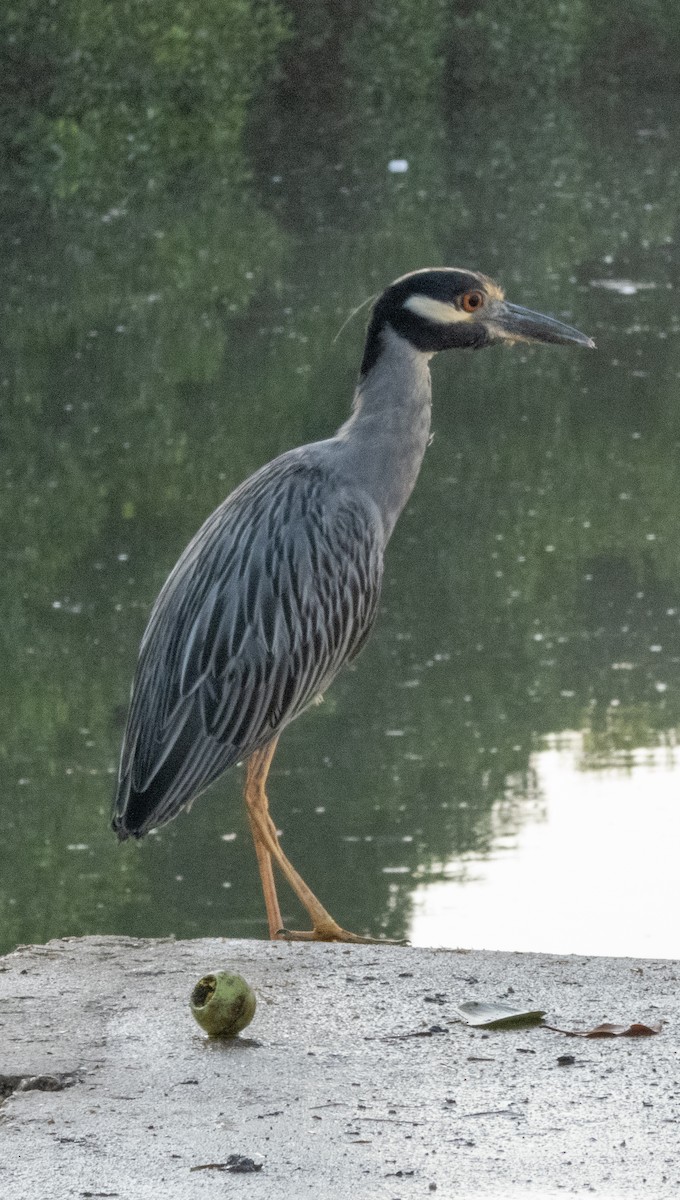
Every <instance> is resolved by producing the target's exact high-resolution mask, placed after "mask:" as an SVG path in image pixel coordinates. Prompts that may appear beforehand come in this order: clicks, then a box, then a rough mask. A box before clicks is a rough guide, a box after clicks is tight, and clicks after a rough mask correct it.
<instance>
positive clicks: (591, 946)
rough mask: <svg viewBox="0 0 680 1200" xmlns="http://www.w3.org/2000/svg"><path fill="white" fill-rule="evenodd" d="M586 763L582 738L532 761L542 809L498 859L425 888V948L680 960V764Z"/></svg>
mask: <svg viewBox="0 0 680 1200" xmlns="http://www.w3.org/2000/svg"><path fill="white" fill-rule="evenodd" d="M671 740H672V739H671ZM551 742H552V744H551ZM584 757H585V750H584V737H583V735H581V734H576V733H574V734H572V735H570V736H568V737H567V736H566V735H564V734H560V735H559V737H555V738H554V739H548V741H547V744H546V748H545V749H543V750H540V751H538V752H537V753H536V754H534V755H533V756H532V766H533V769H534V770H535V772H536V781H537V787H538V792H539V796H540V803H539V806H538V808H537V809H536V810H535V811H534V812H533V813H532V812H528V813H526V819H525V822H524V823H523V824H522V826H521V828H519V829H518V830H517V831H516V832H515V833H514V834H512V835H509V836H508V835H507V834H504V833H503V831H502V829H499V831H498V836H497V837H496V838H495V839H494V846H493V849H492V851H491V854H490V855H489V856H488V858H485V859H483V860H482V859H479V858H476V857H475V855H470V856H468V857H466V858H465V860H463V861H461V860H460V859H458V860H456V859H453V860H451V861H450V862H449V863H447V864H445V865H444V866H443V868H442V875H443V876H446V877H447V878H445V879H442V880H441V881H437V882H431V883H427V884H422V885H420V886H418V887H417V888H416V891H415V893H414V897H413V915H412V918H411V926H410V931H409V936H410V939H411V941H412V942H413V944H414V945H416V946H466V947H472V948H479V949H486V950H537V951H541V950H542V951H551V952H554V953H558V954H603V955H622V956H631V957H648V958H680V926H679V925H678V919H677V901H678V865H677V848H678V845H679V844H680V805H679V804H678V778H679V770H678V768H679V766H680V756H679V754H678V752H677V750H676V749H675V748H674V747H672V746H669V747H668V748H666V749H656V750H650V749H648V748H641V749H639V750H633V751H630V752H627V753H626V762H625V766H622V765H620V764H617V763H616V762H615V761H614V762H611V763H610V764H609V765H605V766H603V767H602V768H601V769H600V770H593V769H592V764H591V766H590V769H587V768H586V769H584ZM499 824H500V822H499Z"/></svg>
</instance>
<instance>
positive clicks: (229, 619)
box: [113, 268, 593, 942]
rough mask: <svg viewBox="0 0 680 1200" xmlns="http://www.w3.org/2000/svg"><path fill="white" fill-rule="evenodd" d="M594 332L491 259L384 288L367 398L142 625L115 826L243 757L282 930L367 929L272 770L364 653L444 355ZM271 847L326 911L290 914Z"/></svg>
mask: <svg viewBox="0 0 680 1200" xmlns="http://www.w3.org/2000/svg"><path fill="white" fill-rule="evenodd" d="M501 341H511V342H512V341H521V342H555V343H558V344H567V343H574V344H576V345H578V346H593V342H592V341H591V340H590V338H588V337H585V335H584V334H582V333H579V332H578V331H577V330H576V329H572V328H570V327H569V326H568V325H563V324H562V323H561V322H559V321H556V320H553V318H551V317H545V316H542V315H541V314H540V313H534V312H530V311H529V310H528V309H524V308H519V307H517V306H516V305H514V304H509V303H508V302H507V301H506V300H505V299H504V296H503V292H502V291H501V289H500V288H499V287H497V285H496V284H495V283H493V282H492V281H491V280H490V279H488V278H487V277H486V276H485V275H480V274H477V273H475V272H473V271H461V270H454V269H448V268H447V269H440V270H424V271H416V272H414V273H413V274H411V275H405V276H403V277H402V278H401V279H397V280H396V282H395V283H393V284H392V285H391V287H388V288H387V290H386V291H385V292H383V294H382V295H381V296H380V298H379V299H378V301H377V303H376V304H375V306H374V308H373V312H372V315H371V319H370V322H369V326H368V332H367V337H366V345H365V349H364V356H363V361H362V364H361V373H360V376H359V381H358V383H357V387H356V391H355V394H354V403H353V406H352V414H351V416H350V417H349V419H348V420H347V421H346V422H345V424H344V425H343V426H342V427H341V428H340V429H339V430H338V432H337V433H336V435H335V437H332V438H329V439H328V440H327V441H322V442H313V443H312V444H311V445H309V446H301V447H299V448H298V449H296V450H289V451H288V452H287V453H285V454H282V455H281V456H280V457H279V458H276V459H274V461H273V462H270V463H268V464H267V465H266V466H265V467H262V468H261V469H260V470H259V471H256V472H255V474H254V475H251V477H250V478H249V479H247V480H246V481H245V483H242V484H241V486H240V487H238V488H237V489H236V491H234V492H232V494H231V495H230V496H228V497H227V499H226V500H225V501H224V503H223V504H221V505H220V507H219V508H218V509H216V511H215V512H214V513H213V514H212V516H210V517H208V520H207V521H206V522H205V524H204V525H203V527H202V528H201V529H200V530H199V532H198V533H197V534H196V536H195V538H194V539H193V541H192V542H191V543H190V544H189V545H188V546H187V548H186V550H185V551H184V553H183V555H182V557H181V558H180V560H179V562H178V563H177V565H176V567H175V568H174V570H173V571H172V573H171V575H170V577H169V578H168V580H167V582H166V583H165V585H164V587H163V590H162V591H161V593H160V595H159V597H158V599H157V601H156V603H155V605H154V608H153V611H152V613H151V617H150V619H149V624H148V627H147V630H146V633H145V634H144V638H143V640H142V646H141V650H140V655H139V662H138V665H137V673H136V676H135V681H134V686H133V691H132V698H131V702H130V712H129V716H128V722H127V729H126V732H125V740H124V743H123V749H122V756H121V764H120V773H119V782H118V792H117V796H116V800H115V808H114V817H113V827H114V829H115V830H116V832H117V833H118V836H119V838H121V839H124V838H128V837H141V836H142V835H143V834H145V833H148V831H149V830H150V829H152V828H154V827H155V826H159V825H164V824H165V823H166V822H167V821H170V820H172V818H173V817H176V816H177V814H178V813H179V812H180V811H181V810H182V809H183V808H186V807H188V806H189V804H190V803H191V801H192V800H194V799H195V798H196V796H198V795H199V794H200V793H201V792H202V791H204V789H205V788H207V787H208V785H209V784H210V783H212V782H213V780H215V779H217V777H218V775H221V774H222V772H223V771H224V770H226V768H227V767H229V766H231V765H232V764H233V763H235V762H237V760H239V759H246V760H247V767H246V784H245V800H246V805H247V811H248V817H249V821H250V827H251V831H252V835H253V840H254V843H255V851H256V854H257V859H258V864H259V868H260V876H261V879H262V887H263V891H264V899H265V905H266V910H267V918H268V921H269V932H270V935H271V937H272V938H276V937H278V936H282V937H289V938H296V939H317V940H320V941H348V942H364V941H371V940H373V939H370V938H363V937H359V936H357V935H356V934H352V933H348V932H347V931H346V930H344V929H342V928H341V927H340V926H339V925H338V924H337V923H336V922H335V921H334V920H333V918H332V917H331V916H330V914H329V913H328V912H327V911H326V909H325V908H324V907H323V905H322V904H320V903H319V901H318V900H317V898H316V896H314V894H313V893H312V892H311V891H310V889H309V888H308V887H307V885H306V884H305V882H304V880H303V879H302V878H301V877H300V875H299V874H298V873H297V871H296V870H295V868H294V867H293V866H292V865H291V863H290V862H289V861H288V859H287V857H286V856H285V854H284V853H283V850H282V849H281V845H280V843H279V839H278V836H277V832H276V827H275V825H274V823H273V822H272V819H271V817H270V816H269V811H268V805H267V797H266V794H265V783H266V780H267V773H268V771H269V767H270V765H271V761H272V757H273V754H274V750H275V748H276V743H277V739H278V737H279V734H280V733H281V731H282V730H283V729H284V728H285V726H286V725H288V724H289V723H290V722H291V721H292V720H293V719H294V718H295V717H297V716H298V715H299V714H300V713H301V712H303V711H304V710H305V709H306V708H307V707H308V706H309V705H310V704H311V703H312V702H313V701H314V700H315V699H316V698H318V697H319V696H320V695H321V694H322V693H323V692H324V691H325V689H326V688H327V687H328V686H329V684H330V683H331V682H332V680H333V679H334V678H335V676H336V675H337V673H338V671H339V670H340V668H341V667H342V666H343V664H344V663H346V662H349V661H350V660H351V659H353V658H354V657H355V655H357V654H358V653H359V650H360V649H361V647H362V646H363V644H364V642H365V641H366V639H367V637H368V635H369V633H370V631H371V627H372V625H373V622H374V620H375V616H376V612H377V608H378V599H379V596H380V584H381V580H382V574H383V555H384V552H385V547H386V545H387V542H388V541H389V538H390V535H391V533H392V530H393V529H394V526H395V523H396V521H397V518H398V516H399V514H400V512H401V510H402V509H403V507H404V505H405V503H406V501H407V500H408V497H409V496H410V494H411V491H412V489H413V486H414V484H415V482H416V478H417V475H418V472H419V470H420V465H421V462H422V460H423V455H424V454H425V448H426V446H427V443H428V438H429V435H430V392H431V388H430V372H429V368H428V362H429V359H430V358H431V357H432V355H433V354H436V353H437V352H438V351H440V350H452V349H457V348H459V347H460V348H463V347H474V348H478V347H482V346H490V345H492V344H493V343H494V342H501ZM272 862H274V863H276V865H277V866H278V867H279V869H280V870H281V873H282V874H283V876H284V878H285V879H286V880H287V881H288V883H289V884H290V886H291V887H292V889H293V891H294V892H295V894H296V895H297V896H298V898H299V900H300V901H301V903H302V904H303V906H304V907H305V909H306V910H307V912H308V913H309V916H310V918H311V922H312V928H311V930H309V931H304V932H291V931H287V930H283V928H282V920H281V913H280V910H279V905H278V900H277V896H276V888H275V883H274V872H273V867H272Z"/></svg>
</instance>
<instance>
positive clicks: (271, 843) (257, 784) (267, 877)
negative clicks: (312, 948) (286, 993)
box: [245, 738, 386, 945]
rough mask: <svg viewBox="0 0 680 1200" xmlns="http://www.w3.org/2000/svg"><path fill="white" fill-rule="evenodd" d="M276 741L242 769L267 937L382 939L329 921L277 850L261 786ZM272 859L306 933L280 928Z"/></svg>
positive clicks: (273, 828) (330, 919) (285, 938)
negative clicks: (307, 922)
mask: <svg viewBox="0 0 680 1200" xmlns="http://www.w3.org/2000/svg"><path fill="white" fill-rule="evenodd" d="M276 742H277V739H276V738H274V739H273V740H272V741H271V742H268V744H267V745H266V746H265V747H264V748H263V749H262V750H256V751H255V753H254V754H251V756H250V758H249V759H248V764H247V767H246V786H245V800H246V807H247V809H248V820H249V821H250V828H251V831H252V835H253V842H254V843H255V852H256V854H257V861H258V865H259V868H260V879H261V880H262V891H263V892H264V902H265V906H266V909H267V920H268V922H269V936H270V937H271V938H282V939H284V940H291V941H315V942H361V943H367V944H369V945H372V944H374V943H376V942H378V941H384V940H386V939H383V938H370V937H361V936H360V935H359V934H356V933H348V931H347V930H346V929H343V928H342V927H341V926H340V925H338V923H337V921H334V920H333V917H332V916H331V915H330V913H329V912H328V911H327V910H326V909H325V908H324V906H323V904H321V902H320V901H319V900H317V898H316V896H315V895H314V893H313V891H312V890H311V888H309V887H308V886H307V884H306V883H305V881H304V879H303V878H302V876H301V875H299V874H298V872H297V871H296V870H295V867H294V866H293V865H292V863H290V862H289V861H288V859H287V858H286V855H285V854H284V853H283V850H282V849H281V845H280V843H279V838H278V834H277V832H276V826H275V825H274V822H273V821H272V819H271V817H270V815H269V804H268V801H267V793H266V791H265V784H266V782H267V775H268V774H269V768H270V766H271V761H272V758H273V757H274V751H275V749H276ZM272 859H273V860H274V862H275V863H276V864H277V866H278V867H279V870H280V871H281V874H282V875H283V876H284V878H285V879H286V881H287V882H288V883H289V884H290V886H291V888H292V889H293V891H294V892H295V895H296V896H297V898H298V900H299V901H300V903H301V904H302V906H303V908H306V910H307V912H308V913H309V916H310V918H311V921H312V928H311V929H309V930H288V929H284V928H282V921H281V912H280V909H279V903H278V899H277V896H276V886H275V883H274V872H273V869H272Z"/></svg>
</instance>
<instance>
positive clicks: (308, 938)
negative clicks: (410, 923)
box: [276, 921, 408, 946]
mask: <svg viewBox="0 0 680 1200" xmlns="http://www.w3.org/2000/svg"><path fill="white" fill-rule="evenodd" d="M276 937H277V940H278V941H281V942H350V943H351V944H352V945H358V946H407V945H408V942H407V941H406V940H405V939H404V940H398V939H395V938H384V937H368V936H364V935H363V934H360V933H350V932H349V931H348V930H347V929H343V928H342V926H341V925H338V924H337V923H336V922H335V921H324V922H323V923H319V924H318V925H315V926H314V928H313V929H279V930H278V932H277V934H276Z"/></svg>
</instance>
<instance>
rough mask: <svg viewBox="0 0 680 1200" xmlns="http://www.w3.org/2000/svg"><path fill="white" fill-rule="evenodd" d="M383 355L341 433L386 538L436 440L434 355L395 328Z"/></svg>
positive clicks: (385, 336)
mask: <svg viewBox="0 0 680 1200" xmlns="http://www.w3.org/2000/svg"><path fill="white" fill-rule="evenodd" d="M379 337H380V342H381V350H380V352H379V354H378V356H377V357H376V358H374V360H373V363H372V365H371V367H370V368H369V370H368V371H367V372H366V374H365V375H362V377H361V379H360V380H359V383H358V384H357V389H356V392H355V394H354V403H353V406H352V415H351V417H350V418H349V420H348V421H346V422H345V424H344V425H343V426H342V428H341V429H339V430H338V434H337V438H338V442H339V445H340V451H341V454H342V455H343V456H344V457H345V458H346V462H347V467H348V473H350V474H351V478H352V481H353V482H355V483H358V484H359V485H360V486H363V487H364V488H365V489H366V491H367V492H368V493H369V494H370V495H371V496H372V497H373V499H374V500H375V502H376V504H377V505H378V508H379V509H380V511H381V514H382V518H383V525H384V528H385V534H386V537H389V536H390V534H391V533H392V530H393V529H394V526H395V524H396V521H397V518H398V516H399V514H400V512H401V510H402V509H403V507H404V505H405V504H406V501H407V500H408V498H409V496H410V495H411V492H412V491H413V488H414V485H415V482H416V479H417V478H418V472H419V471H420V465H421V463H422V461H423V456H424V454H425V450H426V448H427V443H428V439H429V436H430V414H431V397H432V389H431V381H430V369H429V366H428V361H429V358H430V357H431V356H430V355H427V354H422V353H420V352H419V351H418V350H415V349H414V348H413V346H411V344H410V342H408V341H406V339H405V338H402V337H400V336H399V335H398V334H397V333H394V331H393V330H392V329H390V327H389V326H385V327H383V329H382V331H381V332H380V334H379Z"/></svg>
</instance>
